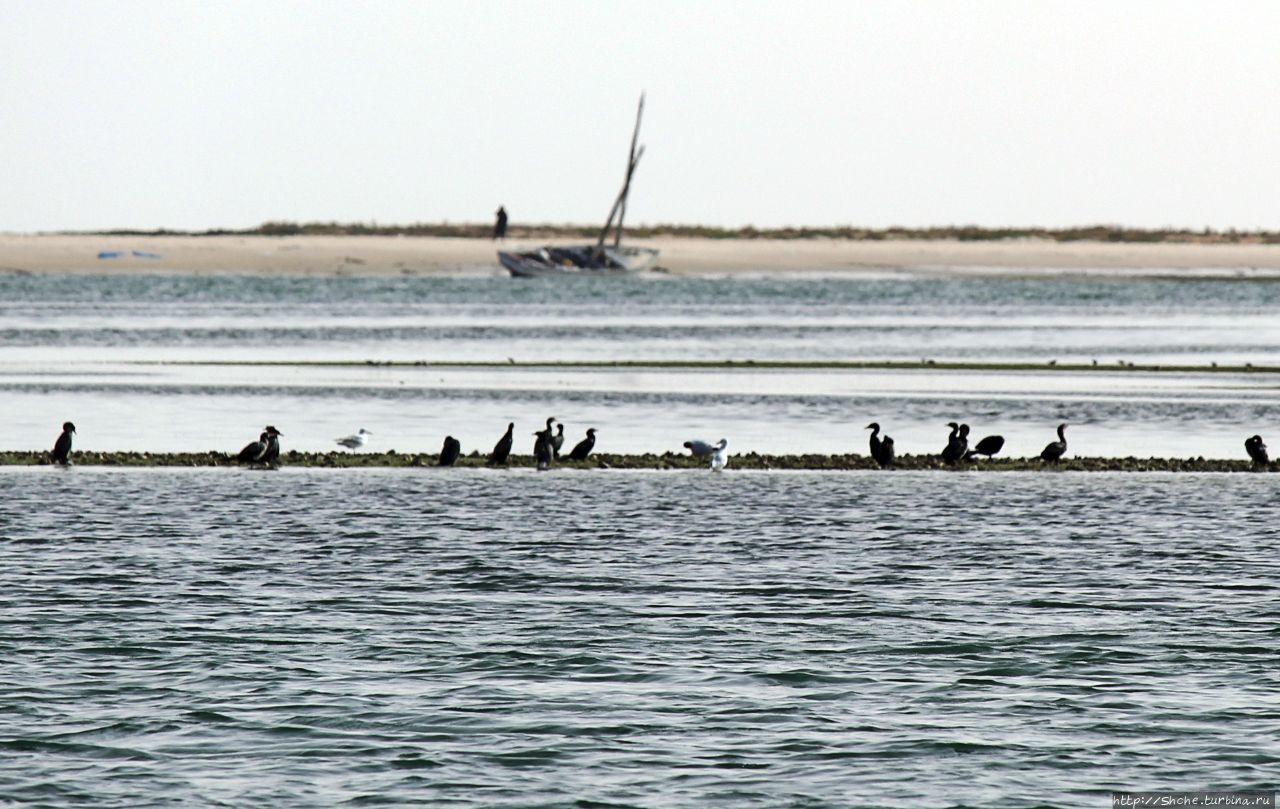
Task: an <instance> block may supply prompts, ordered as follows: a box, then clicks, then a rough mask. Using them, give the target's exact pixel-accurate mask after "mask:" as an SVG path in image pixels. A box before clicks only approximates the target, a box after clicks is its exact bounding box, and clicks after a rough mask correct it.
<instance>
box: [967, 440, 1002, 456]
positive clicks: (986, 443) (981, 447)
mask: <svg viewBox="0 0 1280 809" xmlns="http://www.w3.org/2000/svg"><path fill="white" fill-rule="evenodd" d="M1002 449H1004V436H1003V435H989V436H987V437H986V438H984V439H982V440H981V441H979V442H978V445H977V446H975V447H974V448H973V449H971V450H969V451H968V452H966V453H965V456H964V459H965V460H966V461H968V460H972V459H973V456H975V455H986V456H987V460H988V461H989V460H991V456H992V455H995V454H996V453H998V452H999V451H1000V450H1002Z"/></svg>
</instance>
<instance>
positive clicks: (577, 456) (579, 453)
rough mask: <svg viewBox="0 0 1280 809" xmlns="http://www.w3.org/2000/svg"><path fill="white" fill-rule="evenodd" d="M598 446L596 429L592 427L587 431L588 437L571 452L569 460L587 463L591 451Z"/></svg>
mask: <svg viewBox="0 0 1280 809" xmlns="http://www.w3.org/2000/svg"><path fill="white" fill-rule="evenodd" d="M595 446H596V428H595V427H592V428H590V429H588V430H587V437H586V438H584V439H582V440H581V441H579V442H578V443H577V444H576V445H575V446H574V448H573V450H572V451H570V452H569V460H571V461H585V460H586V459H587V456H588V455H590V454H591V450H593V449H595Z"/></svg>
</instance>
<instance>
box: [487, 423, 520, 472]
mask: <svg viewBox="0 0 1280 809" xmlns="http://www.w3.org/2000/svg"><path fill="white" fill-rule="evenodd" d="M515 429H516V424H515V422H514V421H513V422H511V423H510V424H508V425H507V431H506V432H505V433H503V434H502V437H501V438H499V439H498V443H496V444H494V445H493V452H492V453H490V454H489V460H488V462H487V465H488V466H506V465H507V456H508V455H510V454H511V442H512V435H513V433H514V431H515Z"/></svg>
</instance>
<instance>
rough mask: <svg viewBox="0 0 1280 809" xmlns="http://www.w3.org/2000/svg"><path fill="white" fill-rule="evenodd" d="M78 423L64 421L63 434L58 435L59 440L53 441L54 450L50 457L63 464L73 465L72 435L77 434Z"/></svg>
mask: <svg viewBox="0 0 1280 809" xmlns="http://www.w3.org/2000/svg"><path fill="white" fill-rule="evenodd" d="M75 432H76V425H74V424H72V423H71V422H69V421H64V422H63V423H62V434H61V435H59V436H58V440H57V441H54V442H53V452H51V453H49V457H50V458H51V459H52V460H53V462H54V463H56V464H62V465H63V466H70V465H71V436H73V435H75Z"/></svg>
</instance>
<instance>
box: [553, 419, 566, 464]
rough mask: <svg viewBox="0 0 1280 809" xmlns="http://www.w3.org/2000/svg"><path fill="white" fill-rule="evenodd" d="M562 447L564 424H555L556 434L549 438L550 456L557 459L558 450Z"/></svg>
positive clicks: (558, 455)
mask: <svg viewBox="0 0 1280 809" xmlns="http://www.w3.org/2000/svg"><path fill="white" fill-rule="evenodd" d="M563 446H564V424H562V423H560V422H556V434H555V435H553V436H551V454H552V455H553V456H554V457H556V458H559V457H560V448H561V447H563Z"/></svg>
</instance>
